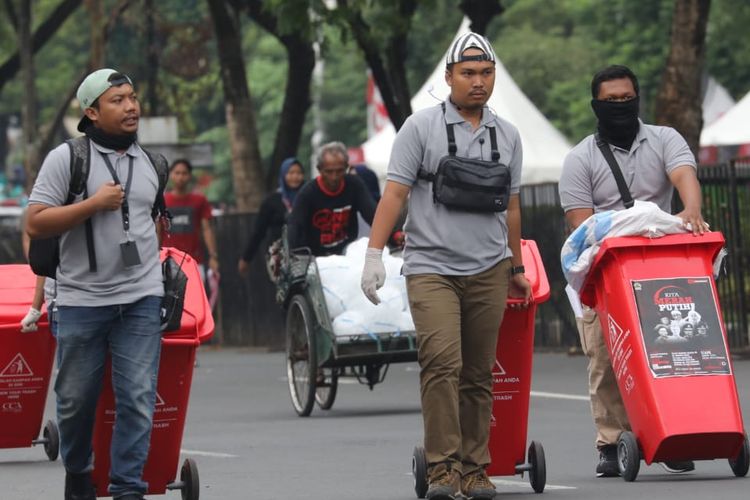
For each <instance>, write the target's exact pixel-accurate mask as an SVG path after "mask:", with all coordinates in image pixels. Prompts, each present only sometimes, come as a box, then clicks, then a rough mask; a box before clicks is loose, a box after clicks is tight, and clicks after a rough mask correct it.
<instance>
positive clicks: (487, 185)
mask: <svg viewBox="0 0 750 500" xmlns="http://www.w3.org/2000/svg"><path fill="white" fill-rule="evenodd" d="M441 106H442V108H443V116H445V103H442V104H441ZM445 130H446V132H447V135H448V155H446V156H443V157H442V158H440V161H439V162H438V167H437V170H436V171H435V173H427V172H425V171H424V170H423V169H422V168H420V169H419V172H418V173H417V177H418V178H419V179H422V180H425V181H428V182H432V200H433V201H434V202H435V203H442V204H443V205H445V206H446V207H448V208H451V209H455V210H464V211H468V212H504V211H505V210H506V209H507V208H508V200H509V198H510V183H511V179H510V168H509V167H508V166H507V165H505V164H503V163H500V152H499V151H498V149H497V135H496V133H495V127H487V130H488V131H489V133H490V146H491V148H492V161H486V160H475V159H471V158H461V157H458V156H456V152H457V151H458V148H457V147H456V136H455V134H454V133H453V124H452V123H446V124H445Z"/></svg>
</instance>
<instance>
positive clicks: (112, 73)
mask: <svg viewBox="0 0 750 500" xmlns="http://www.w3.org/2000/svg"><path fill="white" fill-rule="evenodd" d="M124 83H128V84H130V85H131V86H132V85H133V81H132V80H131V79H130V77H128V76H127V75H125V74H123V73H120V72H119V71H117V70H114V69H110V68H104V69H98V70H96V71H94V72H93V73H91V74H89V76H87V77H86V78H84V79H83V81H82V82H81V85H80V86H79V87H78V91H77V92H76V97H77V98H78V102H79V103H80V104H81V110H85V109H86V108H90V107H91V105H92V104H93V103H94V101H96V100H97V99H98V98H99V96H100V95H102V94H103V93H105V92H106V91H107V89H109V88H110V87H119V86H120V85H122V84H124ZM89 123H91V120H89V118H88V117H87V116H86V115H85V114H84V115H83V118H81V121H79V122H78V131H79V132H83V131H84V130H85V129H86V127H87V126H88V125H89Z"/></svg>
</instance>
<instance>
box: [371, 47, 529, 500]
mask: <svg viewBox="0 0 750 500" xmlns="http://www.w3.org/2000/svg"><path fill="white" fill-rule="evenodd" d="M495 61H496V56H495V52H494V51H493V50H492V46H491V45H490V43H489V41H488V40H487V39H486V38H484V37H483V36H481V35H478V34H476V33H466V34H464V35H461V36H459V37H458V39H457V40H456V41H455V42H454V43H453V45H452V46H451V47H450V50H449V51H448V55H447V58H446V69H445V79H446V82H447V83H448V86H449V87H450V89H451V90H450V95H449V96H448V97H447V98H446V99H445V101H443V102H442V103H440V104H439V105H436V106H433V107H431V108H427V109H424V110H421V111H419V112H417V113H414V114H413V115H412V116H410V117H409V118H408V119H407V120H406V122H405V123H404V125H403V127H401V130H399V132H398V135H397V136H396V140H395V143H394V145H393V151H392V153H391V160H390V164H389V165H388V175H387V183H386V186H385V191H384V193H383V196H382V198H381V200H380V203H379V204H378V208H377V211H376V214H375V220H374V222H373V226H372V232H371V234H370V242H369V248H368V249H367V254H366V259H365V266H364V269H363V271H362V290H363V292H364V293H365V295H366V296H367V297H368V298H369V299H370V300H371V301H372V302H374V303H378V302H379V298H378V296H377V291H376V290H377V289H378V288H380V287H381V286H383V283H384V282H385V269H384V266H383V261H382V258H381V257H382V249H383V246H384V245H385V243H386V241H387V239H388V235H389V234H390V232H391V230H392V228H393V226H394V224H395V223H396V221H397V219H398V216H399V214H400V212H401V208H402V207H403V205H404V204H405V203H407V201H408V204H409V211H408V216H407V219H406V225H405V228H404V229H405V232H406V235H407V236H406V245H405V248H404V266H403V269H402V273H403V274H404V276H406V283H407V290H408V295H409V307H410V309H411V314H412V317H413V319H414V324H415V326H416V330H417V344H418V358H419V365H420V386H421V400H422V416H423V419H424V447H425V457H426V459H427V463H428V471H427V476H428V483H429V486H428V491H427V495H426V496H427V498H428V499H431V500H453V499H454V498H456V497H457V496H459V495H460V494H463V495H464V496H465V497H467V498H473V499H485V500H489V499H491V498H493V497H494V496H495V486H494V485H493V484H492V482H491V481H490V480H489V478H488V477H487V473H486V471H485V469H486V467H487V466H488V465H489V463H490V455H489V451H488V448H487V445H488V440H489V430H490V418H491V414H492V368H493V366H494V364H495V350H496V347H497V337H498V330H499V328H500V323H501V322H502V318H503V313H504V311H505V304H506V299H507V297H508V294H511V295H513V296H517V297H521V298H523V299H524V305H528V303H529V300H530V299H531V287H530V285H529V282H528V280H527V279H526V278H525V276H524V268H523V262H522V260H521V243H520V236H521V210H520V204H519V199H518V191H519V187H520V183H521V159H522V153H521V139H520V137H519V134H518V131H517V130H516V128H515V127H514V126H513V125H511V124H510V123H508V122H507V121H505V120H503V119H502V118H499V117H498V116H497V115H495V113H494V112H493V111H492V110H491V109H490V108H489V107H488V106H487V101H488V100H489V98H490V95H492V91H493V88H494V85H495ZM446 155H449V156H450V161H458V162H463V163H466V164H471V162H474V165H478V164H480V165H481V164H482V162H484V163H485V164H487V165H488V166H489V167H490V168H494V167H499V168H507V171H508V172H509V175H508V176H507V178H506V179H507V181H506V183H505V185H504V186H503V189H505V192H506V193H509V198H508V199H506V200H505V201H503V206H502V210H495V211H492V210H489V209H488V210H487V211H476V210H470V209H468V208H466V207H465V206H463V207H462V206H456V205H451V204H447V203H443V202H440V201H439V200H438V201H436V198H434V197H433V190H434V189H436V187H435V186H437V184H438V183H437V182H433V180H435V179H437V177H438V175H439V174H436V172H437V170H438V165H439V164H440V165H444V161H445V157H446ZM490 159H491V161H490ZM478 168H481V166H480V167H478ZM469 198H471V196H469ZM469 201H471V200H469ZM504 203H507V205H505V204H504ZM506 207H507V209H506Z"/></svg>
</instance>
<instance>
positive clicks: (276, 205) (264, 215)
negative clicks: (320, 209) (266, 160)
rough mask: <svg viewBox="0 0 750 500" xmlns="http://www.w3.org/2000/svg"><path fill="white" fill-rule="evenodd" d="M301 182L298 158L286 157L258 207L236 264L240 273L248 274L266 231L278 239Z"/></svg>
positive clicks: (274, 238) (302, 178) (303, 179)
mask: <svg viewBox="0 0 750 500" xmlns="http://www.w3.org/2000/svg"><path fill="white" fill-rule="evenodd" d="M304 181H305V172H304V170H303V169H302V164H301V163H300V162H299V160H297V158H294V157H292V158H287V159H286V160H284V161H283V162H282V163H281V168H280V169H279V189H278V190H277V191H276V192H275V193H273V194H271V195H269V196H268V197H267V198H266V199H265V200H263V203H262V204H261V206H260V211H259V212H258V218H257V220H256V221H255V229H254V231H253V234H252V236H251V237H250V241H249V242H248V244H247V247H245V251H244V253H243V254H242V257H241V258H240V262H239V265H238V266H237V269H238V270H239V272H240V274H242V275H245V273H247V269H248V266H249V264H250V261H251V260H253V256H254V255H255V252H257V251H258V247H260V244H261V242H263V239H264V238H265V236H266V234H268V235H269V236H270V238H271V241H276V240H278V239H279V238H281V229H282V228H283V227H284V224H286V219H287V217H288V216H289V213H290V212H291V211H292V206H294V198H295V197H296V196H297V193H298V192H299V189H300V187H301V186H302V183H303V182H304Z"/></svg>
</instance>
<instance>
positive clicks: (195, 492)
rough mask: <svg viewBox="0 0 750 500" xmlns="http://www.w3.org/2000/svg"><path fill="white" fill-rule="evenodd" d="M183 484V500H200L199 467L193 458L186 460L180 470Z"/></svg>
mask: <svg viewBox="0 0 750 500" xmlns="http://www.w3.org/2000/svg"><path fill="white" fill-rule="evenodd" d="M180 481H181V482H182V489H181V490H180V492H181V493H182V500H198V497H199V496H200V493H201V492H200V488H201V486H200V481H199V480H198V466H197V465H196V464H195V460H193V459H192V458H186V459H185V462H183V464H182V469H181V470H180Z"/></svg>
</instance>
